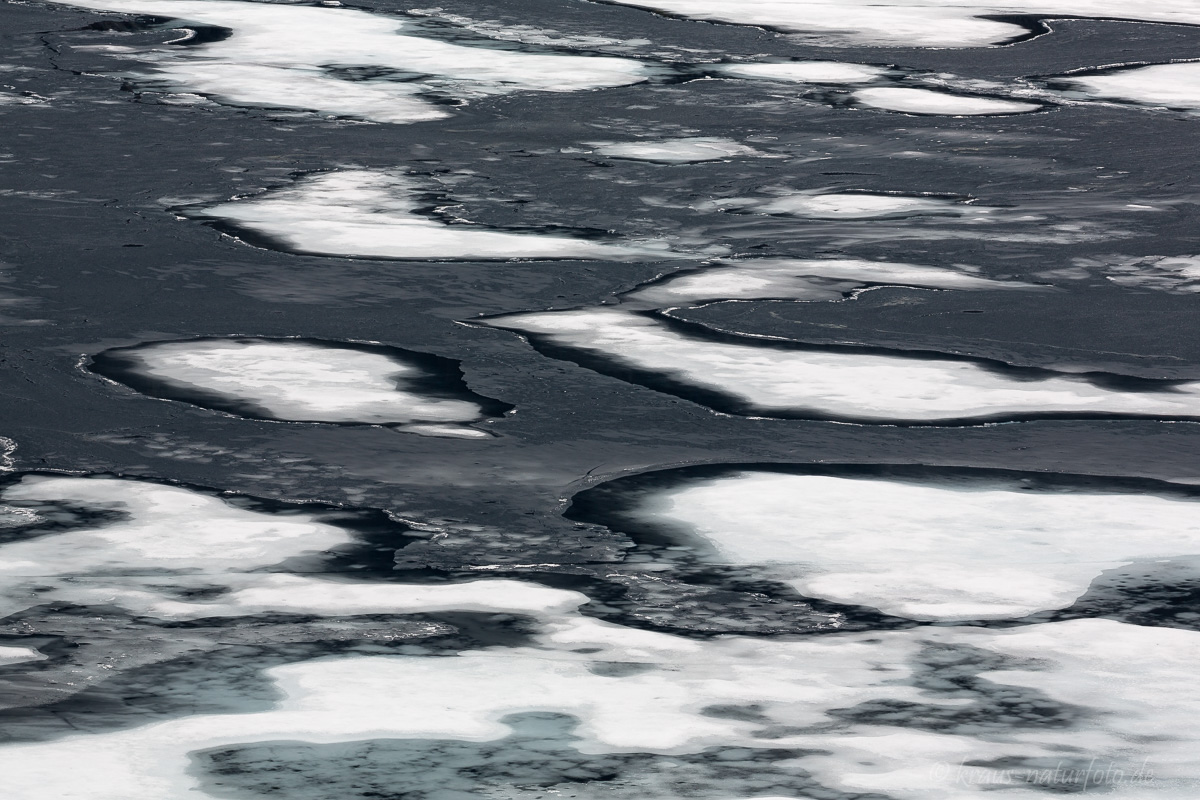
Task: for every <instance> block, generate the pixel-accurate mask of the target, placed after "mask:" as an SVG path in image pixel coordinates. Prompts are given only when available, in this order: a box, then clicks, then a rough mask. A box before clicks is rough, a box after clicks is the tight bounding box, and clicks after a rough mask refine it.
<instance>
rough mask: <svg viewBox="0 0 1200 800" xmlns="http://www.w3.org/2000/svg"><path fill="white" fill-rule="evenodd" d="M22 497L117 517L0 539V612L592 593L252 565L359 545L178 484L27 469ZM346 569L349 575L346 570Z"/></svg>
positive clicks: (482, 603)
mask: <svg viewBox="0 0 1200 800" xmlns="http://www.w3.org/2000/svg"><path fill="white" fill-rule="evenodd" d="M0 500H2V501H3V502H5V503H11V504H13V505H15V506H16V507H18V508H20V507H22V506H32V507H34V508H35V510H36V508H37V507H38V506H44V505H46V504H52V505H53V504H59V505H61V504H67V505H69V506H73V507H78V508H83V509H86V510H88V511H89V512H91V513H96V512H106V513H108V514H109V515H110V517H111V515H113V514H116V515H117V516H116V518H106V519H98V520H93V521H87V520H85V521H82V522H77V523H76V524H74V525H71V526H69V527H67V528H66V529H62V528H57V529H56V528H50V529H48V530H45V531H41V530H39V529H38V526H37V524H36V523H34V524H33V525H32V526H31V527H30V529H29V531H28V533H27V534H26V535H25V536H20V537H18V538H15V539H12V538H10V540H9V541H7V542H5V543H4V544H0V617H4V616H7V615H9V614H12V613H15V612H18V611H22V610H24V609H26V608H30V607H33V606H36V605H41V604H44V603H51V602H66V603H72V604H76V605H83V606H116V607H119V608H123V609H126V610H127V611H130V612H133V613H136V614H140V615H144V616H148V617H157V618H161V619H198V618H206V617H230V616H254V615H257V614H263V613H292V614H318V615H322V616H343V615H344V616H348V615H361V614H411V613H420V612H433V611H445V610H459V611H492V612H504V613H517V614H552V613H561V612H563V611H567V610H570V609H573V608H575V607H576V606H578V605H580V604H581V603H584V602H586V601H587V598H586V597H585V596H584V595H581V594H578V593H576V592H572V591H566V590H560V589H551V588H548V587H542V586H537V585H532V584H526V583H522V582H520V581H511V580H478V581H470V582H465V583H456V584H437V585H421V586H414V585H407V584H399V583H379V584H371V583H361V582H348V581H346V580H344V576H338V575H330V576H327V577H326V578H325V579H321V578H318V577H313V576H310V575H291V574H269V573H263V572H256V570H261V569H263V568H265V567H274V566H277V565H280V564H282V563H284V562H286V561H288V560H291V559H296V558H300V557H305V556H308V557H312V556H319V555H321V554H322V553H326V552H328V551H330V550H334V549H338V548H344V547H346V546H348V545H352V544H354V543H355V541H356V540H355V538H354V537H353V535H352V534H351V533H350V531H349V530H347V529H346V528H343V527H340V526H337V525H333V524H330V523H328V522H325V521H322V520H321V519H320V518H319V515H318V514H317V513H308V512H295V511H293V512H291V513H267V512H265V511H259V510H255V509H251V508H244V507H239V506H238V505H235V504H233V503H231V502H229V501H227V500H225V499H222V498H219V497H215V496H212V495H208V494H203V493H200V492H197V491H193V490H191V489H186V488H184V487H180V486H169V485H163V484H158V483H150V482H146V481H135V480H124V479H118V478H74V477H70V478H68V477H52V476H38V475H27V476H25V477H23V478H22V479H21V480H20V481H18V482H17V483H15V484H12V485H10V486H8V487H7V488H6V489H4V490H3V491H2V492H0ZM339 577H341V578H343V579H341V580H339Z"/></svg>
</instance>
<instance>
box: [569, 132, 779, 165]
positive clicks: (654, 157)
mask: <svg viewBox="0 0 1200 800" xmlns="http://www.w3.org/2000/svg"><path fill="white" fill-rule="evenodd" d="M587 144H588V145H590V146H592V147H595V148H596V150H595V152H596V154H597V155H602V156H607V157H609V158H627V159H632V160H635V161H654V162H658V163H662V164H695V163H699V162H701V161H720V160H723V159H726V158H736V157H746V156H759V155H762V153H760V152H758V151H757V150H755V149H754V148H753V147H747V146H746V145H744V144H738V143H737V142H735V141H733V140H732V139H722V138H720V137H716V136H691V137H687V138H682V139H661V140H657V141H642V142H587Z"/></svg>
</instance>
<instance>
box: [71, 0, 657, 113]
mask: <svg viewBox="0 0 1200 800" xmlns="http://www.w3.org/2000/svg"><path fill="white" fill-rule="evenodd" d="M62 4H64V5H74V6H79V7H82V8H89V9H95V10H97V11H113V12H121V13H127V14H149V15H153V16H157V17H166V18H170V19H182V20H185V21H187V22H194V23H201V24H206V25H217V26H222V27H226V28H230V29H232V30H233V35H232V36H230V37H229V38H227V39H222V40H219V41H212V42H206V43H204V44H193V45H187V46H177V45H170V44H168V45H163V46H161V47H158V48H153V49H147V50H141V51H129V52H125V53H124V54H123V57H126V58H133V59H136V60H139V61H142V62H144V63H145V64H147V65H148V66H149V67H151V69H152V71H151V72H149V73H145V74H136V73H135V74H134V75H133V77H135V78H137V79H139V80H143V81H147V82H150V83H152V84H161V85H163V86H165V87H167V88H169V89H170V90H171V91H177V92H191V93H199V94H203V95H208V96H210V97H212V98H214V99H216V100H218V101H220V102H222V103H226V104H229V105H236V106H251V107H265V108H285V109H299V110H310V111H317V112H321V113H324V114H331V115H335V116H343V117H351V118H357V119H364V120H371V121H375V122H389V123H406V122H421V121H426V120H433V119H440V118H443V117H446V116H448V112H447V110H446V106H445V105H439V104H437V103H435V102H433V100H432V99H431V98H432V97H434V96H441V97H443V98H452V99H457V100H469V99H471V98H479V97H486V96H489V95H499V94H507V93H510V92H519V91H545V92H570V91H579V90H586V89H599V88H604V87H612V86H625V85H628V84H632V83H638V82H640V81H643V80H645V79H646V78H647V77H648V76H649V75H650V68H649V67H647V66H646V65H644V64H642V63H641V62H638V61H632V60H628V59H622V58H612V57H589V56H577V55H562V54H549V53H547V54H538V53H528V52H517V51H513V50H504V49H494V48H489V47H486V46H484V47H468V46H464V45H460V44H452V43H449V42H442V41H438V40H436V39H432V38H426V37H424V36H422V35H421V32H420V30H419V28H418V27H417V26H416V25H415V24H413V23H412V22H411V21H406V20H405V19H404V18H402V17H389V16H384V15H381V14H372V13H368V12H366V11H361V10H357V9H348V8H335V7H319V6H309V5H293V4H281V3H255V2H237V1H236V0H201V1H199V2H197V1H195V0H63V3H62Z"/></svg>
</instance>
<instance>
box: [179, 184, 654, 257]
mask: <svg viewBox="0 0 1200 800" xmlns="http://www.w3.org/2000/svg"><path fill="white" fill-rule="evenodd" d="M419 192H420V190H419V188H418V187H417V186H416V185H415V183H414V182H413V181H412V180H410V179H409V178H407V177H404V176H402V175H396V174H391V173H385V172H376V171H372V170H342V171H338V172H326V173H320V174H315V175H309V176H307V177H305V178H303V179H301V180H300V181H299V182H297V184H296V185H295V186H292V187H289V188H286V189H277V190H274V191H270V192H267V193H266V194H263V195H258V196H256V197H252V198H247V199H244V200H234V201H231V202H228V203H221V204H219V205H215V206H208V207H206V208H201V209H198V211H197V212H196V214H197V215H198V216H199V215H202V216H204V217H206V218H210V219H215V220H220V221H222V222H226V223H230V224H233V225H236V226H237V227H239V228H243V229H246V230H250V231H253V232H255V233H257V234H259V235H263V236H268V237H270V238H272V239H275V240H278V241H279V242H282V243H283V244H284V245H285V246H286V247H287V248H288V249H289V250H294V251H297V252H301V253H308V254H314V255H325V256H342V257H346V258H389V259H421V260H433V261H437V260H448V259H459V260H477V261H481V260H497V259H513V258H530V259H596V260H608V261H634V260H647V259H648V260H663V259H669V258H677V257H678V256H676V255H674V254H672V253H670V252H668V251H667V246H666V245H665V244H661V243H653V242H652V243H648V244H645V245H641V246H634V245H621V244H607V243H604V242H593V241H589V240H587V239H577V238H572V237H569V236H551V235H544V234H535V233H508V232H505V231H496V230H488V229H486V228H483V227H481V226H476V225H471V224H454V225H451V224H448V223H445V222H438V221H436V220H433V219H430V218H429V217H427V216H424V215H423V214H421V213H420V212H419V209H420V208H421V206H422V204H421V202H420V201H419V200H418V199H417V198H418V196H419Z"/></svg>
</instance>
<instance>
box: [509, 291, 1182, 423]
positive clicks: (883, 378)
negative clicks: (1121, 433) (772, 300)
mask: <svg viewBox="0 0 1200 800" xmlns="http://www.w3.org/2000/svg"><path fill="white" fill-rule="evenodd" d="M489 324H492V325H494V326H496V327H501V328H506V329H509V330H514V331H518V332H520V333H524V334H530V335H534V336H536V337H539V338H540V339H542V340H545V341H547V342H549V343H552V344H554V345H556V346H558V347H565V348H570V350H572V351H574V352H575V353H578V354H580V357H582V358H584V359H585V363H589V364H594V365H596V366H597V367H598V368H599V369H601V371H608V372H613V371H615V372H617V373H618V374H627V373H628V370H630V369H633V370H637V371H639V372H640V373H641V374H642V375H643V376H645V377H644V380H646V381H649V382H651V384H652V385H661V384H662V382H663V381H670V382H673V383H672V386H673V387H674V388H673V389H672V391H674V392H675V393H679V394H681V395H682V396H684V397H689V396H695V395H696V394H698V393H701V392H718V393H720V395H722V396H723V397H724V398H726V402H723V403H721V407H727V406H738V407H740V409H741V413H746V414H761V415H765V416H774V415H782V416H788V417H814V418H822V417H824V418H832V419H840V420H847V421H857V422H871V423H895V422H908V423H926V424H930V423H937V422H947V421H971V420H981V421H982V420H992V419H1006V418H1008V419H1011V418H1014V417H1015V418H1021V417H1031V416H1032V417H1036V416H1044V415H1051V416H1054V415H1064V416H1070V415H1076V416H1089V415H1133V416H1150V417H1165V418H1181V417H1200V384H1198V383H1197V382H1195V381H1192V382H1185V383H1182V384H1178V385H1168V386H1163V387H1162V388H1161V390H1160V391H1153V392H1147V391H1138V392H1135V391H1120V390H1115V389H1110V388H1104V387H1103V386H1100V385H1096V384H1093V383H1089V382H1088V381H1086V380H1085V379H1084V378H1082V377H1077V376H1073V375H1071V374H1069V373H1046V374H1044V375H1039V376H1038V378H1037V379H1034V380H1028V379H1026V380H1022V379H1020V378H1016V377H1008V376H1006V375H1005V374H1003V373H1002V372H997V371H994V370H991V369H988V368H987V367H986V365H984V364H981V363H978V362H973V361H966V360H952V359H950V358H939V357H938V356H936V355H931V354H924V355H919V356H917V357H913V356H910V355H906V354H903V353H899V352H897V353H894V354H893V353H881V352H873V351H869V350H859V349H856V348H848V349H844V350H826V349H820V348H817V349H799V350H797V349H790V348H786V347H784V348H780V347H775V346H773V345H772V344H771V343H770V342H764V341H755V340H754V339H753V338H751V337H740V338H738V339H734V340H712V339H708V338H704V337H702V336H687V335H685V334H683V333H680V332H679V331H677V330H674V329H672V328H671V327H669V326H668V325H667V324H666V323H664V322H662V321H660V320H656V319H654V318H652V317H647V316H643V315H640V314H633V313H629V312H622V311H617V310H594V311H593V310H584V311H565V312H554V313H538V314H518V315H513V316H508V317H501V318H499V319H496V320H493V321H491V322H490V323H489ZM701 402H712V401H711V400H704V399H701Z"/></svg>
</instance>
